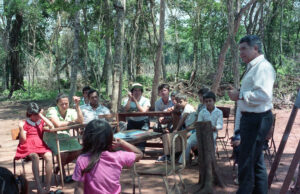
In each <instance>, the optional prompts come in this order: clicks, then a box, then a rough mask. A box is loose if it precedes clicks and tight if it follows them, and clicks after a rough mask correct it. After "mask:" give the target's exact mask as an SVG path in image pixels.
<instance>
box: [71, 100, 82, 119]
mask: <svg viewBox="0 0 300 194" xmlns="http://www.w3.org/2000/svg"><path fill="white" fill-rule="evenodd" d="M73 100H74V103H75V109H76V112H77V118H76V120H75V122H76V123H80V124H82V123H83V114H82V111H81V109H80V106H79V103H80V97H77V96H73Z"/></svg>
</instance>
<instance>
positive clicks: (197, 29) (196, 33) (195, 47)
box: [190, 4, 201, 85]
mask: <svg viewBox="0 0 300 194" xmlns="http://www.w3.org/2000/svg"><path fill="white" fill-rule="evenodd" d="M198 5H199V4H197V10H196V16H195V26H194V29H193V30H194V33H193V34H194V40H193V70H192V73H191V77H190V85H192V84H193V83H194V80H195V78H196V75H197V71H198V42H199V34H200V33H201V32H200V10H201V9H200V8H199V6H198Z"/></svg>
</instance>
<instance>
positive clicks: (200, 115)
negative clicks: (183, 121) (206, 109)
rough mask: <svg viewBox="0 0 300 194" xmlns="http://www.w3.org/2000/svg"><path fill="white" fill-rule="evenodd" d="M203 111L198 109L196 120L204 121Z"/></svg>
mask: <svg viewBox="0 0 300 194" xmlns="http://www.w3.org/2000/svg"><path fill="white" fill-rule="evenodd" d="M203 114H204V113H203V111H200V113H199V114H198V120H197V121H200V122H201V121H204V116H203Z"/></svg>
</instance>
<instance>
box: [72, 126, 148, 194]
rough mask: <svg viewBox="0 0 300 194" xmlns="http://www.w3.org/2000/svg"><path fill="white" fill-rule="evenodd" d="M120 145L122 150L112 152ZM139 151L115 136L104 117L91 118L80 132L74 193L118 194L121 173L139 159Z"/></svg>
mask: <svg viewBox="0 0 300 194" xmlns="http://www.w3.org/2000/svg"><path fill="white" fill-rule="evenodd" d="M118 148H121V149H123V150H125V151H121V150H119V151H114V150H115V149H118ZM142 155H143V154H142V152H141V151H140V150H139V149H138V148H136V147H135V146H134V145H131V144H129V143H127V142H126V141H124V140H122V139H114V138H113V132H112V128H111V126H110V125H109V124H108V123H107V122H106V121H104V120H92V121H91V122H89V123H88V125H87V126H86V129H85V131H84V133H83V149H82V154H81V155H80V156H79V157H78V159H77V162H76V167H75V170H74V174H73V179H74V180H75V181H77V184H76V186H75V190H74V193H75V194H83V193H107V194H108V193H111V194H119V193H121V184H120V176H121V172H122V168H123V167H124V166H127V167H130V166H132V165H133V164H134V162H136V161H139V160H140V159H141V158H142Z"/></svg>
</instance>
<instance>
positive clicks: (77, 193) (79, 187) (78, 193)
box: [74, 181, 84, 194]
mask: <svg viewBox="0 0 300 194" xmlns="http://www.w3.org/2000/svg"><path fill="white" fill-rule="evenodd" d="M83 191H84V184H83V182H80V181H77V184H76V185H75V189H74V194H83Z"/></svg>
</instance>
